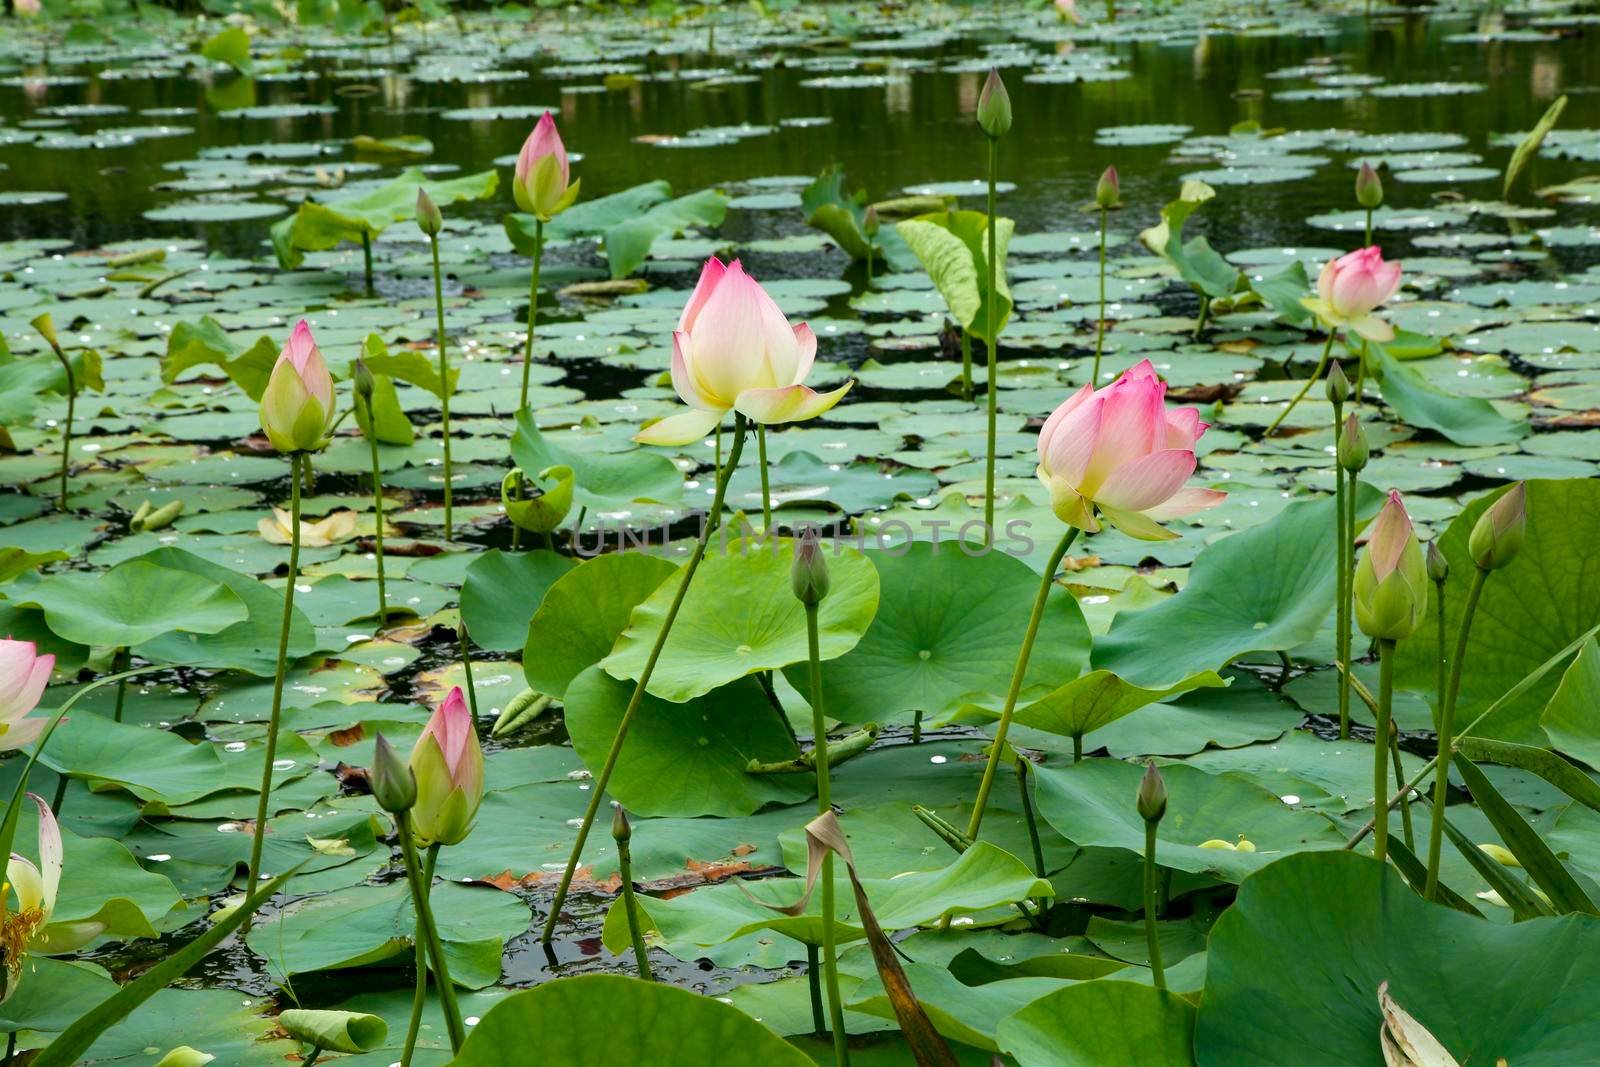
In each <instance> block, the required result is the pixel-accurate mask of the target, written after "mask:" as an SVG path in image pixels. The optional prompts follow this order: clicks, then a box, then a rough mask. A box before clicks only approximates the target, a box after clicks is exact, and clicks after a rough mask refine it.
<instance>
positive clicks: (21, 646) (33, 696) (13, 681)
mask: <svg viewBox="0 0 1600 1067" xmlns="http://www.w3.org/2000/svg"><path fill="white" fill-rule="evenodd" d="M38 651H39V650H38V648H37V646H35V645H34V643H33V642H32V641H12V640H10V639H9V638H8V639H6V640H3V641H0V752H9V751H11V750H13V749H18V748H21V747H23V746H24V745H28V744H32V743H33V741H34V739H35V738H37V737H38V736H39V732H40V731H41V730H43V729H44V725H45V723H46V722H48V721H49V720H47V719H45V718H37V719H25V718H23V716H24V715H26V714H28V712H30V711H32V710H33V709H34V708H35V707H36V706H37V705H38V703H39V698H40V697H41V696H43V695H44V687H45V686H46V685H48V684H49V683H50V672H51V671H52V670H54V669H55V665H56V658H55V657H54V656H41V655H39V654H38Z"/></svg>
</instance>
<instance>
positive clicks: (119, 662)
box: [52, 646, 128, 815]
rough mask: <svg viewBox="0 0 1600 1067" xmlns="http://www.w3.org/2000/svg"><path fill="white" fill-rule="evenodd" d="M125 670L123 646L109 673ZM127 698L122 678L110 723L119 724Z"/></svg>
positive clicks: (118, 650)
mask: <svg viewBox="0 0 1600 1067" xmlns="http://www.w3.org/2000/svg"><path fill="white" fill-rule="evenodd" d="M127 669H128V649H127V647H126V646H124V647H122V648H119V649H117V650H116V652H114V653H113V654H112V656H111V673H112V674H121V673H122V672H123V671H125V670H127ZM127 697H128V680H127V679H126V678H124V679H122V680H121V681H119V682H118V683H117V706H116V710H115V711H114V712H113V713H112V716H111V721H112V722H121V721H122V705H123V702H124V701H125V700H127ZM61 780H62V781H63V782H64V781H66V780H67V779H66V776H65V775H62V778H61ZM52 810H54V809H52ZM56 814H57V815H60V814H61V812H59V811H56Z"/></svg>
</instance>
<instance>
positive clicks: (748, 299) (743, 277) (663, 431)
mask: <svg viewBox="0 0 1600 1067" xmlns="http://www.w3.org/2000/svg"><path fill="white" fill-rule="evenodd" d="M816 355H817V338H816V335H815V334H813V333H812V332H811V327H809V326H807V325H806V324H805V323H803V322H802V323H801V324H800V325H798V326H790V325H789V320H788V319H786V318H784V315H783V312H782V311H779V310H778V305H777V304H775V303H773V301H772V298H771V297H770V296H768V295H767V293H766V290H765V289H762V288H761V286H760V285H758V284H756V280H755V279H754V278H752V277H750V275H748V274H746V273H745V272H744V268H743V267H741V266H740V265H739V261H738V260H734V261H733V262H732V263H730V264H728V265H727V266H726V267H724V266H723V265H722V261H721V260H720V259H717V258H716V257H715V256H713V257H712V258H711V259H708V260H706V265H705V269H704V270H702V271H701V272H700V282H699V284H697V285H696V286H695V287H694V293H693V294H692V295H691V296H690V297H689V303H688V305H687V306H686V307H685V308H684V309H683V315H682V317H681V318H679V320H678V329H677V332H676V333H674V334H673V335H672V387H673V388H674V389H676V390H677V391H678V396H680V397H682V398H683V402H684V403H685V404H688V405H689V407H690V409H691V410H689V411H686V412H683V413H682V414H680V415H671V416H668V417H667V418H664V419H661V420H660V421H659V422H654V423H651V424H650V425H649V426H647V427H645V428H644V429H643V430H641V431H639V433H638V434H636V435H634V440H635V441H639V442H641V443H643V444H649V445H686V444H688V443H690V442H691V441H698V440H700V438H702V437H704V436H705V435H706V434H708V433H710V432H711V430H712V429H713V428H714V427H715V426H716V425H717V424H718V423H720V422H721V421H722V418H723V416H724V415H726V414H727V413H728V411H729V410H730V409H731V410H736V411H738V412H739V413H740V414H742V415H744V416H745V417H746V418H749V419H751V420H752V421H754V422H759V423H764V424H768V425H771V424H774V423H781V422H800V421H803V420H805V419H814V418H816V417H817V416H818V415H821V414H822V413H823V412H824V411H827V410H828V409H829V408H831V407H833V405H835V404H837V403H838V402H839V401H840V400H841V399H842V398H843V397H844V395H845V394H846V393H848V392H849V391H850V387H851V386H852V385H854V384H855V382H853V381H851V382H846V383H845V384H844V385H842V386H841V387H839V388H838V389H835V390H834V391H833V392H831V393H818V392H816V391H815V390H813V389H809V388H807V387H806V386H805V385H803V384H802V383H803V382H804V381H805V378H806V375H807V374H808V373H810V371H811V364H812V361H813V360H815V359H816Z"/></svg>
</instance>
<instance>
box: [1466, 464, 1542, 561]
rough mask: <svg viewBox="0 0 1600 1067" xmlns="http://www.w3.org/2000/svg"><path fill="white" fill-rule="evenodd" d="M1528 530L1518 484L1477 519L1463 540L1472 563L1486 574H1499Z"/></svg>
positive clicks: (1523, 490)
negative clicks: (1466, 537)
mask: <svg viewBox="0 0 1600 1067" xmlns="http://www.w3.org/2000/svg"><path fill="white" fill-rule="evenodd" d="M1527 527H1528V490H1527V486H1526V485H1525V484H1524V483H1522V482H1518V483H1517V484H1516V485H1513V486H1512V487H1511V488H1510V489H1508V490H1506V492H1504V493H1502V494H1501V495H1500V499H1499V500H1496V501H1495V502H1494V503H1493V504H1491V505H1489V510H1488V511H1485V512H1484V513H1483V514H1482V515H1480V516H1478V521H1477V523H1476V524H1475V525H1474V526H1473V527H1472V536H1471V537H1469V538H1468V539H1467V551H1468V552H1469V553H1470V554H1471V556H1472V562H1474V563H1476V564H1477V565H1478V567H1479V568H1480V569H1482V570H1486V571H1495V570H1499V569H1500V568H1501V567H1504V566H1505V565H1506V564H1507V563H1510V562H1511V561H1512V560H1513V559H1515V558H1516V556H1517V553H1518V552H1520V551H1521V550H1522V540H1523V537H1524V536H1525V534H1526V532H1527Z"/></svg>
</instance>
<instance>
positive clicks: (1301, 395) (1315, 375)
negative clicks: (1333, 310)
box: [1261, 330, 1337, 439]
mask: <svg viewBox="0 0 1600 1067" xmlns="http://www.w3.org/2000/svg"><path fill="white" fill-rule="evenodd" d="M1336 336H1337V332H1336V331H1334V330H1329V331H1328V343H1327V344H1325V345H1323V346H1322V358H1321V359H1319V360H1317V369H1316V370H1314V371H1312V372H1311V377H1309V378H1307V379H1306V384H1305V385H1303V386H1301V387H1300V391H1299V392H1298V393H1296V394H1295V395H1294V399H1293V400H1291V401H1289V406H1288V407H1286V408H1284V409H1283V410H1282V411H1280V412H1278V417H1277V418H1275V419H1273V420H1272V425H1271V426H1268V427H1267V432H1266V433H1264V434H1262V435H1261V436H1262V438H1263V439H1265V438H1268V437H1271V436H1272V435H1273V432H1274V431H1276V430H1277V428H1278V427H1279V426H1280V425H1282V423H1283V420H1284V419H1287V418H1288V417H1289V412H1291V411H1293V410H1294V409H1295V408H1296V407H1298V406H1299V404H1300V401H1302V400H1304V399H1305V398H1306V394H1307V393H1309V392H1311V387H1312V386H1313V385H1315V384H1317V382H1319V381H1321V380H1322V372H1323V371H1325V370H1327V369H1328V356H1329V354H1330V353H1332V351H1333V339H1334V337H1336Z"/></svg>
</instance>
